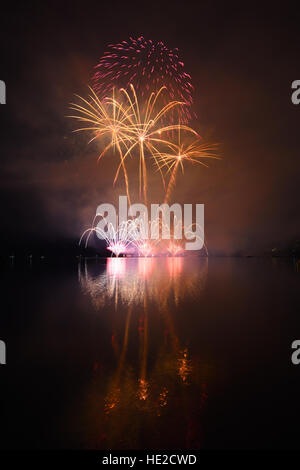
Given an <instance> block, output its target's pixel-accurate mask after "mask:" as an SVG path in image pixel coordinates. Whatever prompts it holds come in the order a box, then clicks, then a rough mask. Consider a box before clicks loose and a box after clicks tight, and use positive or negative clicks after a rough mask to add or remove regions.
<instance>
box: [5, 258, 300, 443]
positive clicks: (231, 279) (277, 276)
mask: <svg viewBox="0 0 300 470" xmlns="http://www.w3.org/2000/svg"><path fill="white" fill-rule="evenodd" d="M1 283H2V294H1V295H2V305H3V308H2V309H1V316H0V339H2V340H5V342H6V345H7V365H5V366H0V381H1V382H0V387H1V390H0V395H1V405H0V407H1V434H2V435H1V442H0V447H2V448H13V449H14V448H30V449H40V448H67V449H70V448H72V449H73V448H74V449H140V448H148V449H176V448H178V449H195V448H197V449H198V448H199V449H202V448H203V449H220V448H230V449H237V448H289V447H291V448H293V447H298V422H297V417H298V416H299V411H300V365H299V366H298V367H297V366H295V365H293V364H292V363H291V353H292V350H291V343H292V342H293V340H295V339H300V311H299V273H298V272H297V269H296V265H295V263H294V262H293V261H292V260H281V259H258V258H247V259H242V258H209V259H206V258H180V257H178V258H139V259H134V258H132V259H129V258H128V259H126V258H110V259H107V260H106V259H102V260H100V259H99V260H98V261H96V260H86V261H84V260H83V261H81V262H80V263H79V264H77V263H76V264H75V263H74V264H71V265H60V266H51V265H50V264H49V263H48V262H47V260H45V261H44V262H43V263H39V264H36V263H35V262H34V260H33V263H32V265H28V266H25V267H22V268H21V267H18V266H17V264H16V266H11V267H10V268H7V269H3V270H2V272H1Z"/></svg>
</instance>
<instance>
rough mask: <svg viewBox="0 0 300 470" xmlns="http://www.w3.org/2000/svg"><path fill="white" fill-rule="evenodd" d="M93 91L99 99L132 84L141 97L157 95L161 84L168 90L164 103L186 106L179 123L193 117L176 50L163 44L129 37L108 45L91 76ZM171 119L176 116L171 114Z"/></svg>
mask: <svg viewBox="0 0 300 470" xmlns="http://www.w3.org/2000/svg"><path fill="white" fill-rule="evenodd" d="M92 81H93V86H94V90H95V92H96V93H97V95H98V96H99V98H100V99H101V100H102V99H104V98H105V97H107V96H109V95H110V94H111V91H112V89H113V88H114V87H115V88H117V89H119V88H124V89H127V90H128V89H129V87H130V84H133V85H134V87H135V89H136V90H137V91H138V92H139V93H140V95H141V97H143V96H144V95H147V94H148V93H149V92H150V91H151V90H153V91H154V92H157V91H158V90H159V89H160V88H161V87H162V86H163V85H166V86H167V88H168V95H169V96H168V97H166V99H167V100H179V101H182V102H184V103H185V104H186V105H187V106H185V107H181V108H180V109H178V112H179V116H180V118H181V120H182V122H185V123H187V122H188V121H189V120H190V119H191V118H192V117H196V116H195V114H194V113H193V112H192V111H191V105H192V104H193V85H192V83H191V81H192V79H191V76H190V75H189V74H188V73H186V72H185V70H184V63H183V61H182V60H181V59H180V57H179V51H178V49H177V48H175V49H169V48H168V47H167V46H166V45H165V44H164V43H163V42H161V41H159V42H154V41H151V40H146V39H145V38H144V37H143V36H141V37H139V38H138V39H133V38H130V39H129V40H128V41H122V42H120V43H118V44H110V45H109V46H108V51H107V52H105V53H104V55H103V56H102V57H101V59H100V60H99V63H98V65H96V67H95V73H94V75H93V77H92ZM171 118H172V119H174V118H175V114H172V116H171Z"/></svg>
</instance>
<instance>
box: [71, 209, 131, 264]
mask: <svg viewBox="0 0 300 470" xmlns="http://www.w3.org/2000/svg"><path fill="white" fill-rule="evenodd" d="M99 217H101V218H103V219H104V220H105V217H103V216H102V215H101V214H98V215H97V216H96V217H95V218H94V221H93V225H92V227H90V228H88V229H87V230H85V231H84V232H83V234H82V235H81V237H80V240H79V245H81V243H82V241H83V240H84V239H85V247H87V246H88V243H89V240H90V237H91V235H92V234H93V233H95V234H96V235H97V236H98V237H99V238H101V239H102V240H104V241H105V243H106V248H107V250H109V251H110V252H111V253H112V254H114V255H115V256H117V257H118V256H119V255H121V254H125V253H128V251H129V250H130V246H131V245H132V243H133V240H134V234H133V231H132V230H131V229H130V225H131V222H132V221H131V220H129V221H126V222H122V223H120V224H119V225H118V224H117V227H116V228H115V227H114V224H112V223H111V222H107V223H106V227H107V230H104V229H102V228H100V227H99V226H98V225H95V224H96V220H97V218H99Z"/></svg>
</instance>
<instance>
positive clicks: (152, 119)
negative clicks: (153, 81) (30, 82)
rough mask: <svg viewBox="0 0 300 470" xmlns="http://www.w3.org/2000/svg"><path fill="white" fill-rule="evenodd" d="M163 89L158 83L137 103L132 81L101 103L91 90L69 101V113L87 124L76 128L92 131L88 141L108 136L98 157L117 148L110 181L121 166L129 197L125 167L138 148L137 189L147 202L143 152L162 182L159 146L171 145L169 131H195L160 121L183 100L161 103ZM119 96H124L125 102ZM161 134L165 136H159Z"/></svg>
mask: <svg viewBox="0 0 300 470" xmlns="http://www.w3.org/2000/svg"><path fill="white" fill-rule="evenodd" d="M165 90H166V87H162V88H160V89H159V91H158V92H156V93H155V92H152V93H150V95H149V97H148V99H147V100H146V102H145V103H144V101H143V102H142V103H140V100H139V98H138V95H137V93H136V90H135V88H134V86H133V85H130V92H128V91H127V90H125V89H122V90H121V96H120V97H115V94H114V92H113V95H112V97H110V98H107V99H106V100H105V102H104V103H102V102H101V101H100V100H99V98H98V97H97V96H96V94H95V93H94V92H93V91H92V93H91V95H90V97H89V98H90V101H87V100H86V99H84V98H81V97H79V99H80V101H81V103H82V104H77V103H73V104H72V105H71V109H72V110H75V111H76V112H77V114H76V115H73V116H69V117H72V118H75V119H77V120H79V121H82V122H84V123H86V125H87V127H82V128H79V129H77V130H76V131H90V132H92V133H93V137H92V139H91V140H90V142H91V141H93V140H95V139H101V138H103V137H104V136H105V135H108V136H110V142H109V143H108V144H107V145H106V146H105V147H104V149H103V151H102V153H101V154H100V156H99V157H98V159H101V158H102V157H103V156H104V155H105V154H106V153H107V152H108V150H110V149H111V150H114V149H116V148H117V150H118V153H119V157H120V163H119V165H118V168H117V171H116V174H115V178H114V183H115V182H116V181H117V179H118V176H119V172H120V170H121V169H122V170H123V173H124V177H125V182H126V190H127V196H128V199H129V201H130V195H129V181H128V175H127V170H126V161H127V159H128V156H130V155H131V156H132V155H133V154H134V153H135V152H136V151H137V152H138V155H139V193H140V196H141V193H142V192H143V197H144V202H145V203H147V164H146V157H147V155H146V153H148V155H149V156H150V157H152V158H153V159H154V162H155V164H156V165H157V168H158V170H159V171H160V173H161V177H162V181H163V184H164V177H163V174H162V172H161V165H160V164H159V160H161V158H164V159H165V162H167V160H168V154H167V153H164V154H162V153H161V150H160V147H162V146H165V147H166V146H169V147H170V146H172V143H171V142H170V139H169V138H168V137H169V133H170V132H171V131H176V130H180V131H185V132H188V133H191V134H194V135H198V134H197V132H196V131H195V130H194V129H192V128H191V127H189V126H186V125H180V124H168V125H166V124H163V121H162V120H163V118H168V117H169V114H170V112H171V111H172V110H173V109H174V108H176V107H179V106H181V105H184V103H183V102H180V101H176V100H173V101H168V102H167V104H165V105H163V106H161V104H160V100H159V98H160V96H161V95H162V94H163V92H164V91H165ZM122 98H124V99H125V104H124V99H123V100H122ZM163 136H166V137H165V138H162V137H163ZM163 155H164V157H163Z"/></svg>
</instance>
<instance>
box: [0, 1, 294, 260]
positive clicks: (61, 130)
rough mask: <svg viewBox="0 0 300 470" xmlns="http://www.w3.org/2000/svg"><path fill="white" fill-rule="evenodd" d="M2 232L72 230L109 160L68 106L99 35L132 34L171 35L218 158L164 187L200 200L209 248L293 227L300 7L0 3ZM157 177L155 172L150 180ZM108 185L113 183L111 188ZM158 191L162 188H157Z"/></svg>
mask: <svg viewBox="0 0 300 470" xmlns="http://www.w3.org/2000/svg"><path fill="white" fill-rule="evenodd" d="M1 8H2V12H1V32H0V38H1V43H0V48H1V68H0V79H1V80H4V81H5V82H6V86H7V104H6V105H5V106H0V121H1V131H0V132H1V141H0V150H1V153H0V154H1V169H2V171H1V189H0V190H1V203H2V210H1V222H2V231H1V242H2V245H3V247H8V248H7V249H9V250H11V249H12V248H13V247H14V246H17V245H22V244H25V245H26V243H34V244H36V246H42V245H43V244H44V243H45V244H47V243H51V242H52V243H53V242H55V243H58V244H59V243H62V242H65V241H66V240H67V241H69V242H70V243H77V240H78V237H79V236H80V233H81V232H82V230H83V229H84V228H86V227H87V225H89V223H90V221H91V219H92V217H93V216H94V213H95V209H96V207H97V205H98V204H100V203H101V202H110V201H111V202H113V200H114V194H119V193H121V192H123V193H124V191H122V190H121V188H119V187H117V190H116V191H114V190H113V188H112V179H113V168H112V166H111V164H110V162H109V161H107V160H106V162H105V161H104V160H103V165H100V166H97V165H96V156H97V154H96V150H97V149H95V147H93V146H88V145H87V140H88V139H87V136H84V135H79V134H72V129H73V128H74V123H73V122H71V121H70V120H68V119H67V118H66V115H67V114H68V113H69V111H68V105H69V103H70V101H72V99H73V95H74V93H79V94H85V93H86V86H87V84H88V83H89V82H90V76H91V73H92V68H93V66H94V65H95V64H96V63H97V60H98V59H99V58H100V57H101V55H102V54H103V52H104V51H105V50H106V46H107V44H109V43H114V42H118V41H121V40H124V39H125V40H126V39H128V37H129V36H133V37H137V36H140V35H143V36H145V37H146V38H150V39H153V40H158V41H159V40H162V41H163V42H165V43H166V44H167V45H168V46H169V47H170V48H172V47H178V48H179V51H180V54H181V56H182V57H183V59H184V62H185V68H186V71H187V72H188V73H190V74H191V75H192V78H193V84H194V86H195V96H194V98H195V107H196V111H197V114H198V117H199V119H198V121H197V122H195V123H193V125H194V126H195V127H196V128H197V129H198V130H199V132H200V134H201V135H203V136H204V137H205V138H207V139H209V140H211V141H214V142H219V143H220V144H221V146H220V153H221V156H222V160H221V161H217V162H213V163H212V164H210V167H209V168H208V169H204V168H203V169H202V168H201V167H200V166H199V168H196V169H195V168H194V167H193V168H190V169H189V170H187V171H186V173H185V176H184V178H180V179H179V181H178V186H177V189H176V196H175V195H174V199H176V201H178V202H191V203H197V202H198V203H204V204H205V224H206V227H205V232H206V239H207V243H208V246H209V248H210V249H211V250H212V251H214V252H218V253H227V254H229V253H237V252H246V253H248V252H254V253H256V252H260V251H261V250H264V249H266V248H268V249H269V248H272V247H273V246H281V245H285V244H288V243H290V242H292V241H293V240H296V239H299V238H300V221H299V183H300V181H299V180H300V178H299V170H300V163H299V147H300V137H299V124H300V105H299V106H295V105H293V104H292V102H291V83H292V81H293V80H296V79H300V61H299V58H300V32H299V30H300V28H299V25H300V15H299V14H298V13H297V12H296V11H295V10H294V7H293V5H292V4H289V3H288V2H284V3H282V4H281V7H280V8H279V7H277V6H276V4H274V5H270V4H268V5H267V4H266V5H264V4H263V2H259V3H256V4H253V3H252V2H250V3H248V4H244V3H243V2H239V3H238V6H234V5H231V4H230V3H228V2H201V1H199V2H188V1H187V2H183V1H182V2H174V1H172V2H171V1H170V2H165V1H160V2H151V3H150V2H139V4H138V5H137V4H135V3H132V2H118V1H114V2H105V3H103V2H101V1H98V2H91V1H88V2H82V1H81V2H77V1H72V2H71V1H61V2H55V1H51V2H47V1H45V2H23V6H18V7H16V6H15V5H14V4H13V5H12V7H11V9H10V10H9V11H7V12H6V14H5V13H4V11H3V8H4V6H1ZM153 185H155V182H153ZM118 191H119V192H118ZM161 202H162V201H161Z"/></svg>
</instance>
